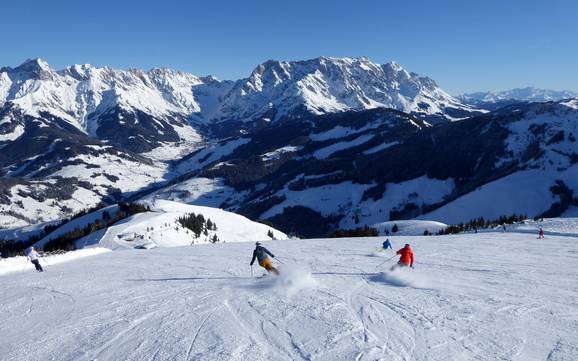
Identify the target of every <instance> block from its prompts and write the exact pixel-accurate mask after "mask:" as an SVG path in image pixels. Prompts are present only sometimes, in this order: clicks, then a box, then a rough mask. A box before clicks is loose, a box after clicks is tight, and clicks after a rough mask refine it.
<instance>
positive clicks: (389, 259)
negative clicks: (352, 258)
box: [377, 255, 397, 267]
mask: <svg viewBox="0 0 578 361" xmlns="http://www.w3.org/2000/svg"><path fill="white" fill-rule="evenodd" d="M395 257H397V255H395V256H393V257H390V258H388V259H386V260H385V261H383V262H381V263H380V264H379V265H378V266H377V267H381V266H383V265H384V264H386V263H387V262H389V261H391V260H392V259H394V258H395Z"/></svg>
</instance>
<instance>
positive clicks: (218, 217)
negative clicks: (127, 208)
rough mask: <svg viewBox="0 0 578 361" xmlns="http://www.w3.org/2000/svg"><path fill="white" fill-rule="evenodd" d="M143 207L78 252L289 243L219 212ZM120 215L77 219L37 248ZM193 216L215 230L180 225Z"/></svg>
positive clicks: (81, 242)
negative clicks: (183, 218)
mask: <svg viewBox="0 0 578 361" xmlns="http://www.w3.org/2000/svg"><path fill="white" fill-rule="evenodd" d="M143 204H145V205H146V206H148V207H149V208H150V212H145V213H138V214H135V215H133V216H130V217H128V218H126V219H123V220H121V221H119V222H117V223H115V224H114V225H111V226H110V227H107V228H103V229H100V230H98V231H96V232H93V233H91V234H89V235H87V236H85V237H83V238H80V239H78V240H77V241H75V246H76V248H80V249H82V248H86V247H100V248H108V249H112V250H116V249H126V248H153V247H177V246H186V245H192V244H204V243H227V242H242V241H247V240H255V241H267V240H271V239H278V240H279V239H287V235H285V234H284V233H282V232H280V231H278V230H276V229H275V228H273V227H270V226H267V225H265V224H262V223H258V222H253V221H251V220H249V219H247V218H245V217H243V216H240V215H238V214H235V213H230V212H227V211H224V210H222V209H218V208H211V207H202V206H194V205H188V204H183V203H178V202H172V201H166V200H160V199H159V200H152V201H149V202H143ZM118 211H119V208H118V206H110V207H106V208H103V209H100V210H98V211H95V212H92V213H89V214H87V215H85V216H82V217H79V218H76V219H74V220H72V221H70V222H68V223H65V224H64V225H62V226H61V227H59V228H57V229H55V230H54V231H53V232H51V233H49V234H47V235H46V236H45V237H43V238H42V239H40V240H39V241H38V242H36V243H35V244H34V246H35V247H36V248H38V249H42V248H43V247H44V246H45V245H46V244H47V243H48V242H49V241H51V240H54V239H56V238H58V237H60V236H62V235H65V234H66V233H68V232H71V231H74V230H75V229H83V228H85V227H87V226H90V225H91V224H92V223H94V222H95V221H97V220H99V221H102V219H103V212H107V213H108V214H107V217H114V216H115V215H116V213H117V212H118ZM190 214H195V215H202V216H203V217H204V219H205V220H206V221H208V220H210V221H211V224H213V225H214V228H209V227H205V229H204V230H203V231H202V232H200V234H198V235H197V234H195V233H194V232H193V231H192V230H190V229H188V228H186V227H184V226H183V225H182V224H181V223H179V222H178V219H179V218H182V217H184V216H186V215H190Z"/></svg>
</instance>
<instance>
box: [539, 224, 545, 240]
mask: <svg viewBox="0 0 578 361" xmlns="http://www.w3.org/2000/svg"><path fill="white" fill-rule="evenodd" d="M540 238H544V230H543V229H542V227H540V231H538V239H540Z"/></svg>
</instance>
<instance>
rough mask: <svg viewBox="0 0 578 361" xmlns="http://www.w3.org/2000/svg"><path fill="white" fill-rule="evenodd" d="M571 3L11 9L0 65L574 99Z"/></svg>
mask: <svg viewBox="0 0 578 361" xmlns="http://www.w3.org/2000/svg"><path fill="white" fill-rule="evenodd" d="M577 14H578V1H575V0H567V1H565V0H550V1H547V0H543V1H535V0H526V1H518V0H502V1H495V0H484V1H469V0H461V1H433V0H429V1H407V0H406V1H401V0H399V1H387V0H381V1H377V0H376V1H364V0H357V1H340V0H333V1H325V0H318V1H315V0H309V1H302V0H295V1H275V0H269V1H251V0H246V1H242V0H237V1H218V0H209V1H176V0H163V1H147V0H140V1H122V0H117V1H109V0H100V1H93V2H78V1H67V0H63V1H33V0H28V1H10V2H6V3H4V4H2V8H1V11H0V34H1V38H0V39H1V42H0V65H8V66H15V65H18V64H19V63H21V62H22V61H23V60H25V59H26V58H33V57H41V58H44V59H46V60H47V61H48V62H49V63H50V64H51V65H52V66H53V67H54V68H58V69H59V68H62V67H64V66H66V65H70V64H74V63H90V64H93V65H97V66H104V65H110V66H113V67H116V68H129V67H135V68H143V69H149V68H151V67H155V66H167V67H171V68H176V69H179V70H184V71H188V72H191V73H193V74H195V75H207V74H213V75H216V76H217V77H219V78H221V79H237V78H241V77H246V76H247V75H248V74H249V73H250V72H251V70H252V69H253V68H254V67H255V66H256V65H257V64H259V63H261V62H263V61H265V60H268V59H276V60H299V59H308V58H313V57H317V56H320V55H325V56H337V57H342V56H350V57H357V56H362V55H365V56H368V57H369V58H370V59H371V60H373V61H374V62H376V63H385V62H387V61H389V60H395V61H397V62H399V63H400V64H401V65H402V66H404V67H405V68H406V69H408V70H410V71H414V72H417V73H419V74H422V75H428V76H430V77H432V78H433V79H434V80H436V81H437V82H438V84H439V85H440V86H441V87H442V88H444V89H446V90H447V91H449V92H450V93H454V94H457V93H461V92H466V91H476V90H501V89H508V88H512V87H521V86H528V85H531V86H538V87H544V88H552V89H568V90H574V91H578V67H577V66H578V21H577V20H576V19H577V16H578V15H577Z"/></svg>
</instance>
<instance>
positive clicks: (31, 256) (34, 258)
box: [26, 247, 44, 272]
mask: <svg viewBox="0 0 578 361" xmlns="http://www.w3.org/2000/svg"><path fill="white" fill-rule="evenodd" d="M26 258H28V260H29V261H30V262H32V264H33V265H34V267H36V270H37V271H38V272H44V269H43V268H42V266H41V265H40V261H39V259H38V258H40V256H39V255H38V252H36V250H35V249H34V247H30V248H28V249H27V250H26Z"/></svg>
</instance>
